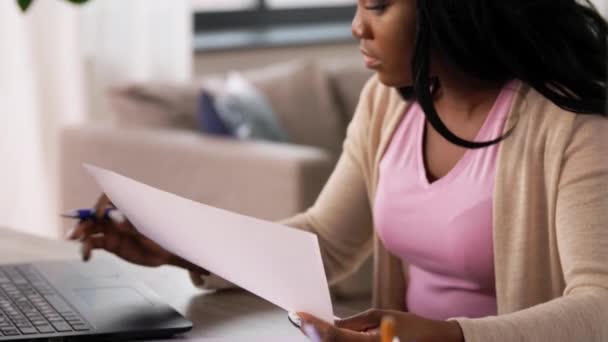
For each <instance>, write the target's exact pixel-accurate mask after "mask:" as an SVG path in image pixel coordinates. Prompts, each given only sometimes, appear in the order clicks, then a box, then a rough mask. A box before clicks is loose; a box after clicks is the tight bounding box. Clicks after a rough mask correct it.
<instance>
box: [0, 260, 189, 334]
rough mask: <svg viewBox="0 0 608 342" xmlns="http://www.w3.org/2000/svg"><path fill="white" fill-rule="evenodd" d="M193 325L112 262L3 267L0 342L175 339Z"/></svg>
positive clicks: (46, 263) (74, 262) (70, 262)
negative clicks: (174, 336)
mask: <svg viewBox="0 0 608 342" xmlns="http://www.w3.org/2000/svg"><path fill="white" fill-rule="evenodd" d="M190 329H192V323H191V322H190V321H188V320H187V319H185V318H184V317H183V316H182V315H180V314H179V313H178V312H177V311H175V310H174V309H173V308H171V307H170V306H169V305H167V304H165V303H164V302H163V301H162V300H161V299H160V298H159V297H158V296H157V295H156V294H154V293H153V292H152V291H151V290H150V289H149V288H147V287H146V286H144V285H143V284H140V283H138V282H136V281H135V280H133V279H131V278H130V277H128V276H127V275H126V274H123V273H121V271H120V266H119V265H118V264H117V263H116V262H114V261H112V260H111V259H109V258H105V259H104V258H96V259H95V260H93V261H91V262H89V263H87V264H85V263H82V262H79V261H59V262H40V263H29V264H18V265H6V264H5V265H0V341H2V342H3V341H38V340H41V341H121V340H137V339H155V338H169V337H171V336H173V335H176V334H180V333H184V332H187V331H189V330H190Z"/></svg>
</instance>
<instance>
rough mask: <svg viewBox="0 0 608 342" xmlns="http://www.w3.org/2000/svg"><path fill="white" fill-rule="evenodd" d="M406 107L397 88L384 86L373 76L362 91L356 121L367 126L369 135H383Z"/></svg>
mask: <svg viewBox="0 0 608 342" xmlns="http://www.w3.org/2000/svg"><path fill="white" fill-rule="evenodd" d="M406 106H407V103H406V102H405V101H404V100H403V99H402V98H401V95H400V94H399V92H398V91H397V89H396V88H394V87H390V86H387V85H385V84H383V83H382V82H381V81H380V79H379V78H378V76H377V75H373V76H372V77H370V78H369V80H368V81H367V82H366V84H365V86H364V87H363V90H362V91H361V96H360V97H359V107H358V109H357V113H356V114H355V118H354V119H355V120H358V121H359V123H360V124H361V125H363V126H367V129H369V130H370V131H368V133H369V134H381V133H382V132H383V131H385V130H386V129H387V128H388V127H389V126H390V123H391V122H392V119H394V118H396V117H398V116H400V114H401V113H402V112H403V110H404V108H405V107H406Z"/></svg>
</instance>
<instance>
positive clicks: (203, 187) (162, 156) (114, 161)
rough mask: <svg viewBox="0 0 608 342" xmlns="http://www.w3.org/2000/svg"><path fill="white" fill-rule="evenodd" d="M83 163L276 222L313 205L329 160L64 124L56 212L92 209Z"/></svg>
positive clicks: (247, 145)
mask: <svg viewBox="0 0 608 342" xmlns="http://www.w3.org/2000/svg"><path fill="white" fill-rule="evenodd" d="M82 163H90V164H93V165H96V166H100V167H104V168H108V169H111V170H113V171H116V172H118V173H121V174H124V175H125V176H127V177H132V178H134V179H136V180H139V181H141V182H144V183H146V184H149V185H151V186H154V187H157V188H160V189H163V190H165V191H169V192H172V193H175V194H177V195H179V196H182V197H186V198H189V199H191V200H194V201H197V202H202V203H205V204H208V205H212V206H215V207H219V208H222V209H226V210H230V211H234V212H237V213H241V214H245V215H250V216H254V217H258V218H262V219H267V220H277V219H281V218H285V217H288V216H291V215H293V214H296V213H299V212H301V211H303V210H305V209H306V208H307V207H308V206H310V205H312V203H313V202H314V200H315V198H316V196H317V195H318V193H319V192H320V190H321V188H322V187H323V185H324V184H325V182H326V180H327V178H328V177H329V175H330V173H331V170H332V169H333V166H334V163H335V157H334V156H332V155H331V154H330V153H328V152H325V151H324V150H321V149H318V148H314V147H306V146H297V145H290V144H278V143H268V142H258V141H238V140H233V139H228V138H218V137H211V136H204V135H200V134H197V133H191V132H186V131H177V130H135V129H120V128H115V127H108V126H105V127H99V126H93V125H85V126H77V127H68V128H65V129H63V130H62V132H61V162H60V175H61V180H60V182H61V186H60V189H61V191H60V196H61V199H60V203H61V209H62V210H67V209H72V208H77V207H82V206H87V205H92V204H93V203H95V200H96V198H97V196H99V194H100V191H101V190H100V188H99V187H98V186H97V185H96V184H95V183H94V182H93V180H92V178H91V177H90V176H89V175H88V174H86V171H85V170H84V168H83V167H82ZM65 224H68V222H67V221H66V222H65ZM66 228H67V226H66Z"/></svg>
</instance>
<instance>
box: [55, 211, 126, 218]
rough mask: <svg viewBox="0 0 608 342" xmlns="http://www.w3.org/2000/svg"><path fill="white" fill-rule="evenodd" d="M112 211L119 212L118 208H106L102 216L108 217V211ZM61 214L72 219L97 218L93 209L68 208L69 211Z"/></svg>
mask: <svg viewBox="0 0 608 342" xmlns="http://www.w3.org/2000/svg"><path fill="white" fill-rule="evenodd" d="M112 212H116V213H119V211H118V209H116V208H107V209H106V212H105V214H104V218H110V213H112ZM113 215H115V214H113ZM121 215H122V214H121ZM61 216H62V217H65V218H72V219H78V220H87V219H93V220H94V219H96V218H97V217H96V216H95V209H75V210H70V211H67V212H65V213H63V214H61Z"/></svg>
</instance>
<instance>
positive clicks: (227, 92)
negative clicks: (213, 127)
mask: <svg viewBox="0 0 608 342" xmlns="http://www.w3.org/2000/svg"><path fill="white" fill-rule="evenodd" d="M214 104H215V108H216V110H217V113H218V116H219V117H220V118H221V120H222V121H223V122H224V124H225V125H226V127H228V129H229V130H230V132H231V133H232V135H233V136H235V137H237V138H239V139H242V140H249V139H258V140H268V141H277V142H287V141H288V138H287V134H286V132H285V130H284V129H283V127H282V126H281V123H280V122H279V120H278V118H277V115H276V114H275V113H274V111H273V109H272V106H271V105H270V103H269V102H268V100H267V99H266V97H265V96H264V95H263V94H262V93H261V92H260V91H259V90H258V89H257V88H256V87H255V86H254V85H252V84H251V83H250V82H249V81H247V80H246V79H245V78H243V76H242V75H241V74H240V73H238V72H231V73H230V74H229V75H228V78H227V81H226V84H225V86H224V87H223V89H221V91H218V92H216V94H215V101H214Z"/></svg>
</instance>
